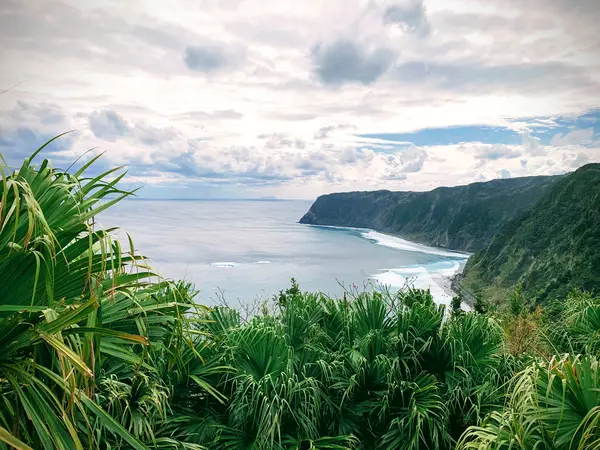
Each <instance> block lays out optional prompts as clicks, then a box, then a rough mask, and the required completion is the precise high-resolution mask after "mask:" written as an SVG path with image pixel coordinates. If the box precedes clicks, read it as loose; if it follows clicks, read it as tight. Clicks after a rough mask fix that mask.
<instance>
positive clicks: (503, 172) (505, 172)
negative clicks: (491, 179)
mask: <svg viewBox="0 0 600 450" xmlns="http://www.w3.org/2000/svg"><path fill="white" fill-rule="evenodd" d="M498 175H499V176H500V178H510V177H512V174H511V173H510V170H508V169H501V170H500V171H499V172H498Z"/></svg>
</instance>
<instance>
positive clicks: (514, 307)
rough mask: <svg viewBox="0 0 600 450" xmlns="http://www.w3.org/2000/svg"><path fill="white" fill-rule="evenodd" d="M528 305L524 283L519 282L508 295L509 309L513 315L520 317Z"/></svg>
mask: <svg viewBox="0 0 600 450" xmlns="http://www.w3.org/2000/svg"><path fill="white" fill-rule="evenodd" d="M526 306H527V305H526V302H525V295H524V294H523V284H522V283H519V284H518V285H517V287H516V288H515V289H514V290H513V291H512V292H511V294H510V296H509V297H508V311H509V313H510V315H511V316H513V317H518V316H520V315H522V314H523V313H525V312H526Z"/></svg>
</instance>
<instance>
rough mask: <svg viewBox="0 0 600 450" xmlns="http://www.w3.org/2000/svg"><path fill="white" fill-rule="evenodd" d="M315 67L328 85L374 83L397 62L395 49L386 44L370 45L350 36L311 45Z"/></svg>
mask: <svg viewBox="0 0 600 450" xmlns="http://www.w3.org/2000/svg"><path fill="white" fill-rule="evenodd" d="M311 56H312V60H313V64H314V70H315V73H316V75H317V78H318V79H319V81H321V82H322V83H323V84H325V85H331V86H338V85H342V84H345V83H361V84H364V85H368V84H371V83H373V82H375V81H376V80H377V79H379V78H380V77H381V76H382V75H383V74H384V73H385V72H386V71H387V70H388V69H389V68H390V66H391V65H392V63H393V62H394V58H395V55H394V52H392V51H391V50H390V49H389V48H386V47H378V46H375V47H368V46H366V45H362V44H360V43H358V42H354V41H351V40H348V39H339V40H336V41H333V42H330V43H323V42H322V43H319V44H317V45H316V46H315V47H313V49H312V53H311Z"/></svg>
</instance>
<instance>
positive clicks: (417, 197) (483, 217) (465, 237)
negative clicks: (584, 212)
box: [300, 176, 561, 251]
mask: <svg viewBox="0 0 600 450" xmlns="http://www.w3.org/2000/svg"><path fill="white" fill-rule="evenodd" d="M560 178H561V177H560V176H555V177H525V178H512V179H508V180H493V181H488V182H485V183H472V184H469V185H467V186H457V187H440V188H437V189H434V190H432V191H429V192H390V191H375V192H345V193H336V194H329V195H323V196H321V197H319V198H318V199H317V200H316V201H315V202H314V204H313V205H312V206H311V208H310V210H309V211H308V212H307V213H306V214H305V215H304V217H302V219H301V220H300V222H301V223H307V224H314V225H334V226H350V227H360V228H371V229H373V230H376V231H381V232H385V233H391V234H397V235H399V236H402V237H405V238H407V239H411V240H414V241H419V242H424V243H427V244H430V245H435V246H438V247H446V248H451V249H455V250H462V251H477V250H479V249H482V248H484V247H485V246H486V245H488V244H489V243H490V241H491V239H492V237H493V236H494V234H495V233H496V232H497V231H498V230H499V229H500V228H501V227H502V225H504V224H505V223H507V222H509V221H510V220H512V219H514V218H515V217H519V216H521V215H522V214H523V213H524V212H526V211H527V210H529V208H531V207H532V206H533V205H534V204H535V203H536V202H537V201H539V200H540V199H541V198H542V197H543V196H544V195H545V194H547V193H548V192H549V190H550V188H551V187H552V186H553V185H554V183H556V182H557V181H558V180H559V179H560Z"/></svg>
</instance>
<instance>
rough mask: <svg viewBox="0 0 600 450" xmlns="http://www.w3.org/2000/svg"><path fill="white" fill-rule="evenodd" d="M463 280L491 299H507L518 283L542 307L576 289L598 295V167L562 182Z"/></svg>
mask: <svg viewBox="0 0 600 450" xmlns="http://www.w3.org/2000/svg"><path fill="white" fill-rule="evenodd" d="M464 276H465V278H464V280H463V281H462V284H463V285H464V286H465V287H467V288H468V289H469V290H471V291H481V292H483V293H484V294H485V296H486V297H490V298H494V297H495V298H501V297H503V296H506V292H507V290H510V289H512V288H513V287H514V286H515V285H516V284H517V283H519V282H521V283H522V289H523V293H524V294H525V295H526V296H527V297H528V298H530V299H532V300H535V301H537V302H538V303H540V302H546V301H548V300H552V299H561V298H565V296H566V295H567V294H568V293H569V292H570V291H571V290H572V289H585V290H589V291H595V292H600V164H588V165H586V166H583V167H581V168H580V169H578V170H576V171H575V172H573V173H571V174H569V175H567V176H565V177H564V178H562V179H560V180H558V182H557V183H555V184H554V186H552V188H551V190H550V191H549V192H548V193H547V194H546V195H545V196H544V197H543V198H542V199H541V200H540V201H539V202H538V203H536V204H535V205H534V206H533V207H532V208H531V209H530V210H529V211H527V212H526V213H525V214H524V216H522V217H520V218H517V219H515V220H512V221H511V222H509V223H507V224H506V225H504V226H503V227H502V229H501V230H500V231H499V232H498V233H497V234H496V236H494V239H493V240H492V242H491V243H490V244H489V245H488V246H487V247H486V248H484V249H483V250H481V251H479V252H477V253H475V254H474V255H472V256H471V257H470V258H469V261H468V262H467V266H466V268H465V273H464Z"/></svg>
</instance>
